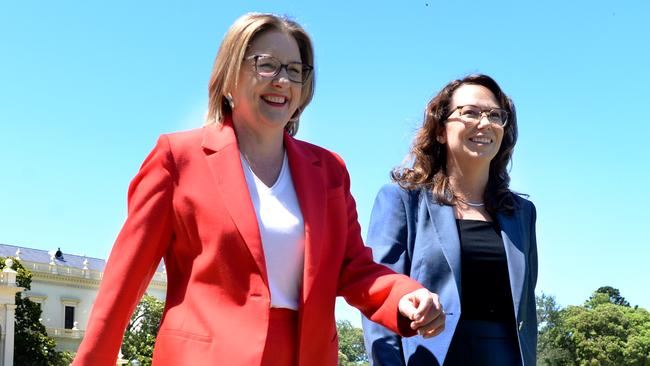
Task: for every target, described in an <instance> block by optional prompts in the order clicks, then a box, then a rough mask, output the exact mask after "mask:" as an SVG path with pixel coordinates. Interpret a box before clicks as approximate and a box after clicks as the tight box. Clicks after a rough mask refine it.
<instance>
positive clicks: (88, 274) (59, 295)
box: [0, 244, 167, 351]
mask: <svg viewBox="0 0 650 366" xmlns="http://www.w3.org/2000/svg"><path fill="white" fill-rule="evenodd" d="M0 257H13V258H15V259H17V260H19V261H20V263H22V265H23V266H24V267H25V268H26V269H28V270H29V271H31V272H32V274H33V277H32V284H31V289H30V290H26V291H24V292H23V297H27V298H29V299H30V300H32V301H34V302H36V303H38V304H39V305H40V306H41V309H42V311H43V313H42V317H41V321H42V322H43V324H44V325H45V327H46V329H47V334H48V335H49V336H50V337H53V338H54V339H55V340H56V343H57V349H59V350H61V351H62V350H69V351H76V350H77V348H78V347H79V343H80V342H81V339H82V338H83V336H84V331H85V329H86V324H87V323H88V317H89V315H90V310H91V308H92V305H93V302H94V301H95V297H96V296H97V290H98V289H99V283H100V281H101V279H102V274H103V272H104V267H105V266H106V261H105V260H103V259H99V258H90V257H86V256H83V255H75V254H68V253H66V252H65V251H64V250H61V248H57V249H55V250H50V251H47V250H41V249H33V248H27V247H19V246H14V245H7V244H0ZM166 289H167V274H166V272H165V267H164V265H163V264H162V263H161V264H160V266H158V269H157V270H156V273H155V274H154V277H153V279H152V281H151V283H150V284H149V287H148V289H147V293H148V294H149V295H152V296H155V297H156V298H158V299H160V300H165V293H166ZM3 334H4V327H3Z"/></svg>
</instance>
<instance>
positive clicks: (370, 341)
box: [363, 75, 537, 366]
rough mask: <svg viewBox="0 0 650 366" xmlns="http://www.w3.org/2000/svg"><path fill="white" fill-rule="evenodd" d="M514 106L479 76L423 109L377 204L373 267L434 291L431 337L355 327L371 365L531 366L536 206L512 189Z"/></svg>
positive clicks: (371, 326)
mask: <svg viewBox="0 0 650 366" xmlns="http://www.w3.org/2000/svg"><path fill="white" fill-rule="evenodd" d="M516 141H517V117H516V114H515V108H514V104H513V103H512V101H511V100H510V98H508V96H506V95H505V94H504V93H503V91H502V90H501V88H500V87H499V86H498V84H497V83H496V82H495V81H494V80H493V79H492V78H490V77H488V76H485V75H472V76H468V77H465V78H464V79H462V80H454V81H452V82H450V83H449V84H447V86H445V87H444V88H443V89H442V90H441V91H440V92H439V93H438V95H436V96H435V97H434V98H433V99H432V100H431V101H430V102H429V104H428V106H427V109H426V112H425V118H424V124H423V126H422V128H420V129H419V130H418V132H417V133H416V137H415V139H414V142H413V147H412V149H411V157H412V166H410V167H400V168H397V169H395V170H394V171H393V172H392V174H391V176H392V178H393V181H394V183H391V184H388V185H386V186H384V187H383V188H382V189H381V190H380V192H379V194H378V196H377V199H376V200H375V205H374V207H373V210H372V215H371V219H370V227H369V232H368V237H367V241H366V243H367V245H368V246H370V247H371V248H372V250H373V255H374V259H375V260H376V261H377V262H380V263H383V264H385V265H387V266H388V267H390V268H392V269H394V270H395V271H397V272H401V273H405V274H407V275H409V276H411V277H412V278H414V279H415V280H417V281H418V282H420V283H422V284H423V285H424V286H426V287H427V288H428V289H429V290H430V291H432V292H435V293H438V294H439V296H440V300H441V303H442V305H443V309H445V312H446V316H447V318H446V319H447V320H446V324H445V329H444V331H443V332H442V333H441V334H440V335H438V336H437V337H434V338H430V339H424V338H423V337H420V336H417V337H413V338H408V339H407V338H402V337H400V336H398V335H396V334H395V333H393V332H391V331H389V330H387V329H386V328H384V327H382V326H381V325H377V324H375V323H372V322H370V321H368V320H367V319H363V328H364V337H365V343H366V350H367V352H368V355H369V358H370V360H371V363H372V364H373V365H443V364H444V365H450V366H451V365H454V366H455V365H524V366H530V365H535V357H536V355H535V353H536V343H537V321H536V316H535V292H534V291H535V284H536V282H537V243H536V239H535V206H534V205H533V204H532V203H531V202H530V201H528V200H526V199H524V198H521V197H520V196H518V195H516V194H514V193H513V192H511V191H510V190H509V188H508V184H509V181H510V177H509V176H508V170H507V166H508V163H510V161H511V157H512V151H513V148H514V146H515V143H516Z"/></svg>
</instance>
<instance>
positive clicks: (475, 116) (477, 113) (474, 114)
mask: <svg viewBox="0 0 650 366" xmlns="http://www.w3.org/2000/svg"><path fill="white" fill-rule="evenodd" d="M460 117H461V118H462V119H464V120H466V121H470V122H474V121H478V120H479V119H480V118H481V110H480V109H478V107H475V106H473V105H466V106H464V107H463V108H461V109H460Z"/></svg>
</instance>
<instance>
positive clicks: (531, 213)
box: [512, 192, 537, 223]
mask: <svg viewBox="0 0 650 366" xmlns="http://www.w3.org/2000/svg"><path fill="white" fill-rule="evenodd" d="M512 198H513V200H514V202H515V213H516V214H518V216H519V217H522V220H523V221H524V222H528V221H531V222H533V223H534V222H535V221H536V219H537V208H536V207H535V204H534V203H533V202H532V201H530V200H529V199H528V198H527V196H526V197H523V196H522V195H520V194H517V193H514V192H513V193H512Z"/></svg>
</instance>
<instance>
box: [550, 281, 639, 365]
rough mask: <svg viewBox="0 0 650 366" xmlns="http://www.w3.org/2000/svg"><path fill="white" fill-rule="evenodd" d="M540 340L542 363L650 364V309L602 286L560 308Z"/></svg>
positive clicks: (615, 290) (612, 289)
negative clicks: (574, 303)
mask: <svg viewBox="0 0 650 366" xmlns="http://www.w3.org/2000/svg"><path fill="white" fill-rule="evenodd" d="M601 289H605V290H603V291H601ZM538 299H539V298H538ZM538 306H539V305H538ZM543 306H544V305H542V307H543ZM538 344H539V347H540V352H539V354H538V362H539V364H540V365H580V366H582V365H585V366H587V365H588V366H610V365H611V366H614V365H616V366H650V313H649V312H648V311H647V310H645V309H643V308H638V307H634V308H631V307H630V306H629V303H627V301H625V299H624V298H623V297H622V296H621V295H620V292H619V291H618V290H617V289H614V288H611V287H601V288H600V289H598V290H596V291H595V292H594V294H593V295H592V296H591V297H590V298H589V299H588V300H587V301H586V302H585V304H584V305H582V306H568V307H567V308H564V309H560V310H558V311H557V318H556V320H555V321H554V322H553V323H549V325H548V326H547V327H545V328H544V327H542V328H540V337H539V343H538Z"/></svg>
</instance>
